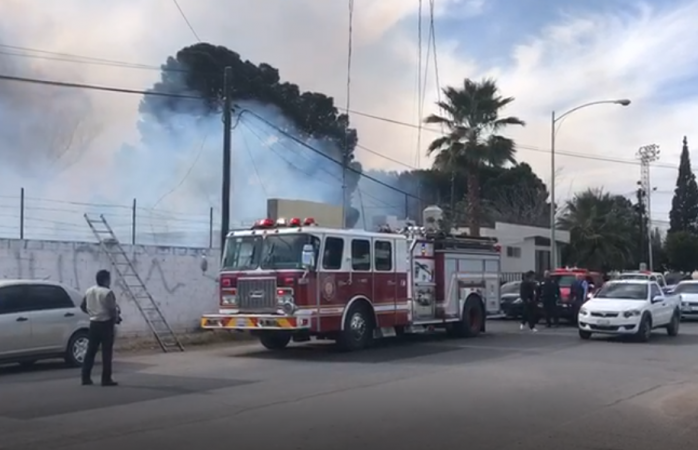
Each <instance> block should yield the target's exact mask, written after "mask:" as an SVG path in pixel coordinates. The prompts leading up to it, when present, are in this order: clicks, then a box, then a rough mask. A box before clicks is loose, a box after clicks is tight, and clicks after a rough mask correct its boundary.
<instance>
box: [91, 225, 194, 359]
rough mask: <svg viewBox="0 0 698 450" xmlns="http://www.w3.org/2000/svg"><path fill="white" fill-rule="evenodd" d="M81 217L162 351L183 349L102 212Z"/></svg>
mask: <svg viewBox="0 0 698 450" xmlns="http://www.w3.org/2000/svg"><path fill="white" fill-rule="evenodd" d="M84 217H85V220H86V221H87V225H89V227H90V229H91V230H92V233H94V235H95V237H96V238H97V242H98V243H99V245H100V247H102V250H104V253H106V254H107V257H108V258H109V261H110V262H111V264H112V266H114V270H115V271H116V273H117V275H118V276H119V278H118V281H117V282H118V283H119V284H120V285H121V288H122V289H123V291H124V292H125V293H126V294H127V295H128V297H129V298H130V299H131V300H133V303H134V304H135V305H136V307H137V308H138V310H139V311H140V312H141V315H142V316H143V318H144V319H145V322H146V323H147V324H148V326H149V327H150V330H151V331H152V332H153V336H154V337H155V340H157V342H158V344H159V345H160V348H161V349H162V351H163V352H165V353H168V352H172V351H184V346H182V343H181V342H180V341H179V339H178V338H177V336H176V335H175V333H174V331H172V328H171V327H170V325H169V324H168V323H167V321H166V320H165V316H164V315H163V314H162V311H161V310H160V308H159V307H158V305H157V303H156V302H155V300H154V299H153V296H152V295H150V292H148V289H147V287H146V285H145V283H144V282H143V279H142V278H141V277H140V275H138V272H137V271H136V268H135V267H134V266H133V263H132V262H131V260H130V259H129V257H128V255H127V254H126V251H125V250H124V248H123V247H122V246H121V244H120V243H119V240H118V239H117V238H116V235H115V234H114V230H112V228H111V226H109V224H108V223H107V219H105V217H104V215H102V214H100V216H99V219H94V218H90V217H89V216H88V215H87V214H85V216H84Z"/></svg>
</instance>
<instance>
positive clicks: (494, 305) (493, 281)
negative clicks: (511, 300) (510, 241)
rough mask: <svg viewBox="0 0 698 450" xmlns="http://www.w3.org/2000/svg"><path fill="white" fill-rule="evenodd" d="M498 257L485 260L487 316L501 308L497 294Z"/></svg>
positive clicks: (496, 312) (498, 278) (499, 297)
mask: <svg viewBox="0 0 698 450" xmlns="http://www.w3.org/2000/svg"><path fill="white" fill-rule="evenodd" d="M499 264H500V260H499V259H486V260H485V298H484V301H485V311H486V313H487V315H488V316H491V315H495V314H499V313H500V312H501V310H502V307H501V304H500V302H501V296H500V294H499V288H500V284H499V280H500V277H499V273H500V267H499Z"/></svg>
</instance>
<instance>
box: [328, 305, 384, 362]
mask: <svg viewBox="0 0 698 450" xmlns="http://www.w3.org/2000/svg"><path fill="white" fill-rule="evenodd" d="M374 328H375V324H374V320H373V314H372V312H371V308H370V307H369V306H368V305H367V304H365V303H355V304H353V305H352V306H351V308H349V311H348V312H347V315H346V318H345V319H344V329H343V330H342V331H340V333H339V336H338V338H337V345H338V346H339V348H340V349H342V350H345V351H353V350H361V349H364V348H366V347H368V346H369V345H371V342H372V341H373V330H374Z"/></svg>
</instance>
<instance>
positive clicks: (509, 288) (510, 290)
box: [499, 281, 521, 295]
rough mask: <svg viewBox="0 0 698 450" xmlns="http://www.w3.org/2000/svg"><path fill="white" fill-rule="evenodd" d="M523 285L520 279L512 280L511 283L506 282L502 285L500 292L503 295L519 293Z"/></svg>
mask: <svg viewBox="0 0 698 450" xmlns="http://www.w3.org/2000/svg"><path fill="white" fill-rule="evenodd" d="M520 287H521V282H520V281H512V282H511V283H504V284H503V285H502V287H501V288H500V291H499V292H500V293H501V294H502V295H507V294H518V293H519V289H520Z"/></svg>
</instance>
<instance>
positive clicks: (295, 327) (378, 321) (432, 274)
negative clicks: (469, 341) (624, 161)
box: [201, 218, 500, 350]
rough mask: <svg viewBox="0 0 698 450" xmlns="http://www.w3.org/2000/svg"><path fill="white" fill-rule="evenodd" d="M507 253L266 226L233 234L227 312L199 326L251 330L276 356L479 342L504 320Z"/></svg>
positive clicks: (458, 243) (418, 235)
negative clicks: (299, 349)
mask: <svg viewBox="0 0 698 450" xmlns="http://www.w3.org/2000/svg"><path fill="white" fill-rule="evenodd" d="M499 249H500V248H499V245H497V242H496V240H495V239H492V238H474V237H465V236H454V235H444V234H443V233H439V232H438V231H436V230H427V229H425V228H419V227H408V228H406V229H405V230H403V231H401V232H390V231H387V230H384V231H383V232H370V231H364V230H342V229H333V228H324V227H320V226H317V225H316V224H315V222H314V220H313V219H310V218H308V219H304V220H301V219H298V218H294V219H290V220H289V221H284V220H279V221H277V222H274V221H273V220H271V219H264V220H261V221H258V222H257V223H256V224H255V225H254V226H253V227H252V229H249V230H240V231H233V232H231V233H229V234H228V237H227V242H226V244H225V249H224V251H223V257H222V264H221V272H220V275H219V284H220V307H219V308H220V309H219V311H218V313H217V314H207V315H204V316H203V317H202V319H201V326H202V328H204V329H209V330H221V329H223V330H239V331H242V330H247V331H251V332H252V333H253V334H254V335H256V336H258V338H259V339H260V341H261V343H262V345H264V346H265V347H266V348H268V349H272V350H276V349H282V348H285V347H286V346H287V345H288V344H289V342H291V340H293V341H295V342H303V341H308V340H310V339H311V338H312V337H314V338H317V339H331V340H335V341H336V342H337V343H338V344H339V345H340V347H342V348H343V349H345V350H358V349H361V348H364V347H367V346H368V345H369V344H370V343H371V342H372V340H373V339H375V338H380V337H389V336H395V335H400V334H403V333H411V332H414V333H418V332H424V331H430V330H433V329H434V328H437V327H440V328H445V329H446V330H447V331H448V333H450V334H451V335H454V336H456V337H468V336H474V335H477V334H479V333H480V332H484V331H485V319H486V317H487V316H488V315H493V314H497V313H499V309H500V308H499V279H500V253H499Z"/></svg>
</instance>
